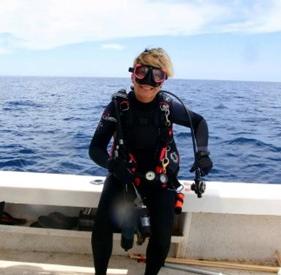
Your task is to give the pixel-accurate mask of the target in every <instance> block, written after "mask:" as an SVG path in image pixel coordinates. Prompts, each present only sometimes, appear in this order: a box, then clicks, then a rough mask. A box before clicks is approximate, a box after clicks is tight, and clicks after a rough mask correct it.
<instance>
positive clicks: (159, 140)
mask: <svg viewBox="0 0 281 275" xmlns="http://www.w3.org/2000/svg"><path fill="white" fill-rule="evenodd" d="M131 93H133V92H131ZM131 95H132V94H131ZM112 98H113V100H116V102H117V104H116V105H115V106H117V107H116V109H117V110H115V111H116V112H119V115H118V116H116V117H119V119H120V126H121V127H122V131H123V133H124V143H125V147H126V151H127V157H128V161H129V163H130V169H131V171H132V173H133V174H134V184H135V185H136V186H140V185H141V184H143V183H152V182H155V183H158V184H160V185H161V187H163V188H166V187H169V188H177V187H178V185H179V182H178V180H177V174H178V171H179V153H178V150H177V147H176V144H175V141H174V138H173V128H172V126H173V125H172V121H171V113H170V104H171V99H170V97H168V96H166V95H164V94H163V93H161V91H160V93H159V94H158V95H157V97H156V101H155V102H154V104H155V105H153V106H152V108H151V109H150V110H147V108H146V109H145V110H144V112H141V113H140V111H139V110H137V109H138V108H135V107H136V106H131V105H133V104H132V99H131V97H130V95H128V94H127V93H126V91H125V90H119V91H118V92H117V93H115V94H113V96H112ZM131 107H134V108H131ZM143 114H145V116H144V115H143ZM117 137H118V134H117ZM144 137H145V138H146V139H147V140H143V138H144ZM114 143H116V142H114ZM149 143H150V144H149ZM150 145H151V147H150ZM114 146H115V145H113V148H114ZM142 146H144V147H143V148H142ZM143 150H150V152H151V154H152V158H151V160H148V159H146V160H142V161H140V157H139V154H138V152H139V151H141V152H142V151H143ZM141 163H145V164H147V163H151V165H150V166H149V168H146V167H145V168H144V167H142V165H141Z"/></svg>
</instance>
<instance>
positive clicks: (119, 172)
mask: <svg viewBox="0 0 281 275" xmlns="http://www.w3.org/2000/svg"><path fill="white" fill-rule="evenodd" d="M108 171H109V172H111V173H112V174H113V175H114V176H115V177H116V178H117V179H118V180H120V181H121V182H122V183H123V184H128V183H131V182H132V181H133V179H134V175H133V174H132V173H131V172H130V170H129V164H128V163H127V162H126V161H124V160H122V159H119V158H117V159H111V160H109V162H108Z"/></svg>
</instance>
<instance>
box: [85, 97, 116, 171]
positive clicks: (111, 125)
mask: <svg viewBox="0 0 281 275" xmlns="http://www.w3.org/2000/svg"><path fill="white" fill-rule="evenodd" d="M115 130H116V118H115V114H114V104H113V102H111V103H109V104H108V106H107V107H106V108H105V110H104V112H103V114H102V117H101V119H100V122H99V124H98V126H97V128H96V131H95V133H94V136H93V138H92V140H91V143H90V147H89V156H90V158H91V159H92V160H93V161H94V162H95V163H96V164H98V165H99V166H101V167H103V168H108V160H109V153H108V151H107V146H108V144H109V142H110V140H111V138H112V136H113V134H114V132H115Z"/></svg>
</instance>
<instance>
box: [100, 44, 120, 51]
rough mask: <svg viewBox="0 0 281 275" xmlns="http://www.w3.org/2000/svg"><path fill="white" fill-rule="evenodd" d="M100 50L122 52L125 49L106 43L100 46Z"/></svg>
mask: <svg viewBox="0 0 281 275" xmlns="http://www.w3.org/2000/svg"><path fill="white" fill-rule="evenodd" d="M101 47H102V49H111V50H123V49H124V48H125V47H124V46H123V45H121V44H117V43H107V44H102V45H101Z"/></svg>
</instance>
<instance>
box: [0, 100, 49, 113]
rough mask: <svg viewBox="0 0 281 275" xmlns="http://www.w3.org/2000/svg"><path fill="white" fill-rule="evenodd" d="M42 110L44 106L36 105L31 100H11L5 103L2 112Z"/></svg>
mask: <svg viewBox="0 0 281 275" xmlns="http://www.w3.org/2000/svg"><path fill="white" fill-rule="evenodd" d="M27 107H31V108H42V107H44V105H42V104H39V103H36V102H34V101H32V100H13V101H7V102H5V104H4V107H3V110H4V111H14V110H20V109H22V108H27Z"/></svg>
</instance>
